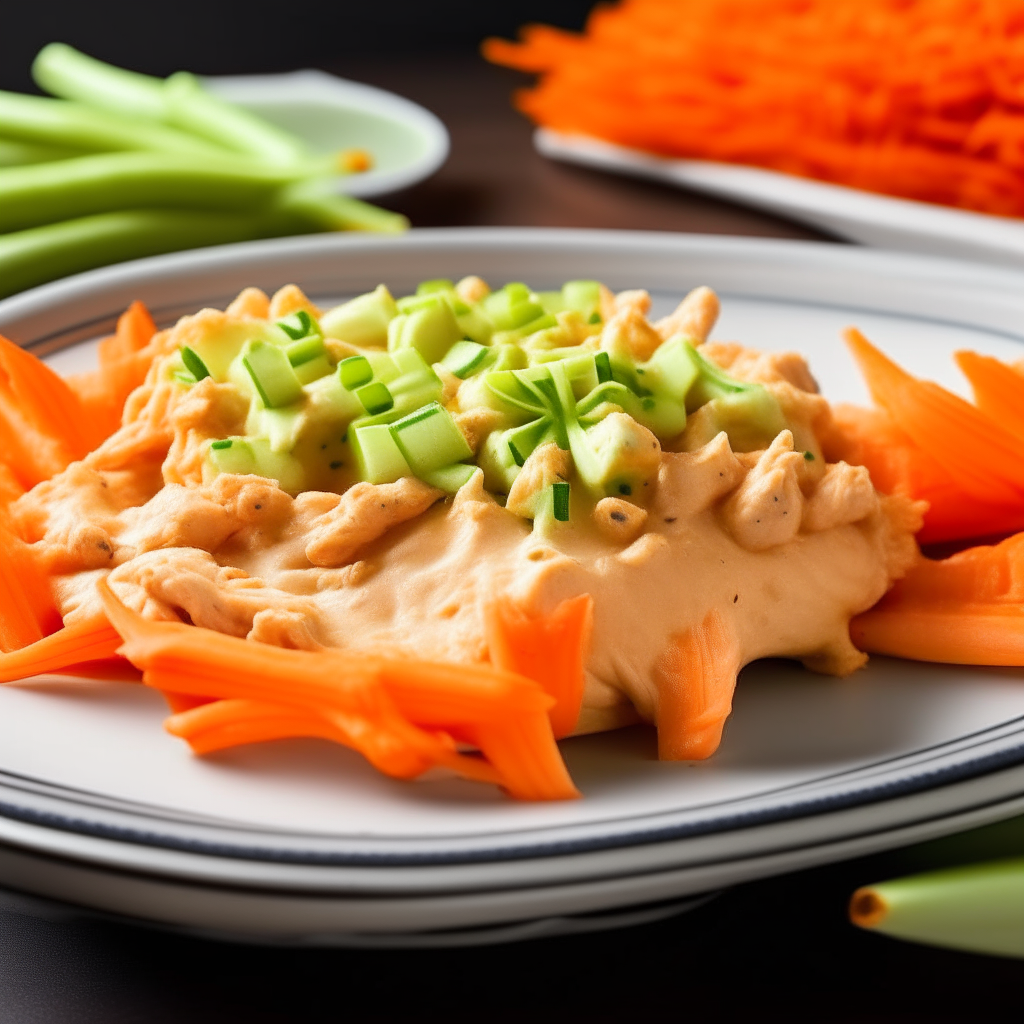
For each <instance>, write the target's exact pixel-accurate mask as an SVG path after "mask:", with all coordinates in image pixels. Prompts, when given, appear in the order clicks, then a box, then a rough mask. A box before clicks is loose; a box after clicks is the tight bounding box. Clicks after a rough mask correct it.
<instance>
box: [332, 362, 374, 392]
mask: <svg viewBox="0 0 1024 1024" xmlns="http://www.w3.org/2000/svg"><path fill="white" fill-rule="evenodd" d="M338 376H339V377H340V378H341V383H342V384H343V385H344V387H345V389H346V390H347V391H355V389H356V388H361V387H362V386H363V385H364V384H369V383H370V381H371V380H373V367H372V366H371V365H370V360H369V359H367V358H366V356H349V357H348V358H347V359H342V361H341V362H340V363H338Z"/></svg>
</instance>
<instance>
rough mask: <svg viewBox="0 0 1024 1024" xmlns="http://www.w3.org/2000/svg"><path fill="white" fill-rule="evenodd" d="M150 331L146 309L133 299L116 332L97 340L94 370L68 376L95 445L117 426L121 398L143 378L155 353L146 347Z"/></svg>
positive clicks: (151, 325) (151, 324)
mask: <svg viewBox="0 0 1024 1024" xmlns="http://www.w3.org/2000/svg"><path fill="white" fill-rule="evenodd" d="M154 334H156V324H155V323H154V322H153V318H152V316H150V313H149V310H148V309H147V308H146V306H145V305H144V304H143V303H142V302H138V301H136V302H133V303H132V304H131V305H130V306H129V307H128V308H127V309H126V310H125V311H124V313H122V314H121V316H120V318H119V319H118V321H117V333H115V334H113V335H111V336H110V337H109V338H104V339H103V340H102V341H101V342H100V345H99V352H98V356H99V367H98V369H96V370H94V371H93V372H92V373H84V374H79V375H78V376H76V377H71V378H69V380H68V384H69V385H70V387H71V389H72V390H73V391H74V392H75V393H76V394H77V395H78V397H79V399H80V400H81V403H82V405H83V407H84V408H85V409H86V411H87V413H88V415H89V416H90V418H91V420H92V422H93V423H94V425H95V426H94V429H95V434H96V435H97V440H96V443H97V444H98V443H99V441H101V440H103V439H105V438H107V437H109V436H110V435H111V434H112V433H113V432H114V431H115V430H117V428H118V427H119V426H120V425H121V414H122V412H123V410H124V403H125V400H126V399H127V398H128V396H129V395H130V394H131V393H132V392H133V391H134V390H135V389H136V388H137V387H139V385H140V384H142V383H143V382H144V381H145V379H146V374H147V373H148V372H149V368H150V366H151V365H152V363H153V357H154V354H155V353H154V352H153V351H152V350H150V349H149V343H150V342H151V341H152V339H153V335H154Z"/></svg>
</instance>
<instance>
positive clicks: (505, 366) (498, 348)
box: [487, 345, 527, 372]
mask: <svg viewBox="0 0 1024 1024" xmlns="http://www.w3.org/2000/svg"><path fill="white" fill-rule="evenodd" d="M490 352H491V355H490V356H488V367H487V368H488V369H489V370H494V371H495V372H498V371H501V370H525V369H526V367H527V358H526V353H525V352H524V351H523V350H522V349H521V348H520V347H519V346H518V345H493V346H492V347H491V349H490Z"/></svg>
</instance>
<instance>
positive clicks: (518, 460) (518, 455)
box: [508, 441, 526, 466]
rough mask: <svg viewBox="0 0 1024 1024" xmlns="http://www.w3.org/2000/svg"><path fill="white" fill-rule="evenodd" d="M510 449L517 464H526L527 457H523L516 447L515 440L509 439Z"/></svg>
mask: <svg viewBox="0 0 1024 1024" xmlns="http://www.w3.org/2000/svg"><path fill="white" fill-rule="evenodd" d="M508 450H509V451H510V452H511V453H512V459H513V461H514V462H515V464H516V465H517V466H525V465H526V459H525V458H524V457H523V455H522V453H521V452H520V451H519V449H518V448H517V447H516V443H515V441H509V443H508Z"/></svg>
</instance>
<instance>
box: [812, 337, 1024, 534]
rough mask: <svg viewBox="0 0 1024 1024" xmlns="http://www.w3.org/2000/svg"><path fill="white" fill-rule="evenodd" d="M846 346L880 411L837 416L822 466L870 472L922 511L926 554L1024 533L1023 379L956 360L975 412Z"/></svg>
mask: <svg viewBox="0 0 1024 1024" xmlns="http://www.w3.org/2000/svg"><path fill="white" fill-rule="evenodd" d="M846 341H847V344H848V345H849V346H850V349H851V351H852V352H853V355H854V358H855V359H856V360H857V363H858V365H859V366H860V369H861V372H862V373H863V375H864V378H865V380H866V381H867V385H868V389H869V391H870V392H871V397H872V398H873V399H874V401H875V404H876V408H874V409H871V410H865V409H859V408H855V407H852V406H842V405H840V406H837V407H835V409H834V416H835V421H836V425H837V429H836V431H835V433H834V435H833V436H832V437H831V438H829V439H828V441H827V444H826V457H827V458H828V459H829V460H830V461H833V460H839V459H843V460H844V461H846V462H849V463H855V464H857V465H863V466H867V467H868V469H869V470H870V472H871V479H872V480H873V482H874V484H875V486H876V487H878V488H879V490H882V491H886V492H889V493H892V492H896V491H898V492H900V493H902V494H905V495H907V496H908V497H911V498H916V499H920V500H923V501H927V502H928V504H929V508H928V511H927V512H926V513H925V517H924V528H923V529H922V530H921V531H920V533H919V534H918V535H917V537H918V540H919V541H920V542H921V543H923V544H931V543H939V542H943V541H953V540H964V539H971V538H979V537H987V536H992V535H995V534H1005V533H1010V532H1012V531H1016V530H1024V415H1022V414H1021V412H1020V411H1019V410H1020V409H1022V408H1024V374H1022V373H1021V372H1020V371H1019V370H1018V369H1015V368H1014V367H1012V366H1008V365H1006V364H1005V363H1001V362H999V360H997V359H992V358H991V357H989V356H980V355H977V354H976V353H973V352H959V353H957V362H958V363H959V365H960V367H961V368H962V369H963V370H964V371H965V375H966V376H967V377H968V379H969V380H970V381H971V384H972V385H973V388H974V392H975V404H973V405H972V404H971V403H970V402H967V401H965V400H964V399H962V398H960V397H959V396H957V395H954V394H953V393H952V392H949V391H946V390H945V389H944V388H941V387H939V385H937V384H933V383H931V382H930V381H923V380H918V379H917V378H915V377H913V376H912V375H911V374H909V373H907V372H906V371H905V370H903V369H901V368H900V367H899V366H897V365H896V364H895V363H894V362H892V361H891V360H890V359H888V358H887V357H886V356H885V355H883V354H882V353H881V352H880V351H879V350H878V349H877V348H875V347H874V346H873V345H872V344H871V343H870V342H869V341H868V340H867V339H866V338H865V337H864V336H863V335H862V334H860V332H859V331H856V330H852V329H851V330H849V331H847V332H846Z"/></svg>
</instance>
